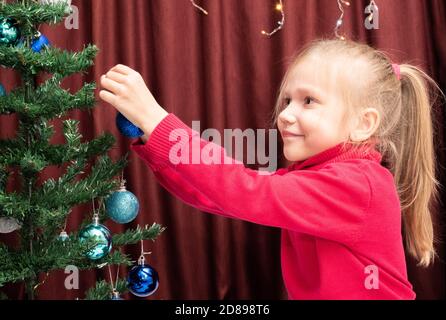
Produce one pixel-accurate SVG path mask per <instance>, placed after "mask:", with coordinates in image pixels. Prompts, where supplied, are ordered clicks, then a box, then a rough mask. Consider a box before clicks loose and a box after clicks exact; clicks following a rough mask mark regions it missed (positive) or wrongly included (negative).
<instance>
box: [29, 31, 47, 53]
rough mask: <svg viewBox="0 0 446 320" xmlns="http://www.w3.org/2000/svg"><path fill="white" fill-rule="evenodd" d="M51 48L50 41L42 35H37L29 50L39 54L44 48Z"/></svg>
mask: <svg viewBox="0 0 446 320" xmlns="http://www.w3.org/2000/svg"><path fill="white" fill-rule="evenodd" d="M49 47H51V43H50V40H48V38H47V37H45V36H44V35H43V34H41V33H39V34H38V35H37V37H36V38H34V40H33V42H32V43H31V49H32V50H33V51H34V52H37V53H39V52H40V51H42V49H44V48H49Z"/></svg>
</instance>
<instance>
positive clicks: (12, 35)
mask: <svg viewBox="0 0 446 320" xmlns="http://www.w3.org/2000/svg"><path fill="white" fill-rule="evenodd" d="M19 39H20V29H19V28H18V27H17V21H15V20H14V19H11V18H3V17H0V44H1V45H15V44H16V43H17V41H18V40H19Z"/></svg>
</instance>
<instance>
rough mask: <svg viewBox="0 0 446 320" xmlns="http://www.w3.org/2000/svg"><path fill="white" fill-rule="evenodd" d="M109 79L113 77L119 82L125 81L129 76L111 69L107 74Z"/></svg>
mask: <svg viewBox="0 0 446 320" xmlns="http://www.w3.org/2000/svg"><path fill="white" fill-rule="evenodd" d="M106 77H107V79H111V80H113V81H116V82H118V83H125V81H126V79H127V77H126V76H125V75H123V74H122V73H118V72H115V71H109V72H107V74H106Z"/></svg>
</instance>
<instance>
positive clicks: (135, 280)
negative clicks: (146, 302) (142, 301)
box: [127, 260, 159, 298]
mask: <svg viewBox="0 0 446 320" xmlns="http://www.w3.org/2000/svg"><path fill="white" fill-rule="evenodd" d="M158 287H159V277H158V272H157V271H156V270H155V269H154V268H152V267H151V266H150V265H148V264H146V263H144V261H142V262H141V260H140V262H139V263H138V265H137V266H134V267H133V268H132V269H131V270H130V271H129V274H128V276H127V288H128V289H129V291H130V292H131V293H132V294H134V295H135V296H137V297H141V298H145V297H148V296H150V295H152V294H154V293H155V291H156V290H157V289H158Z"/></svg>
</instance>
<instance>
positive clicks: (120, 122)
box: [116, 112, 144, 138]
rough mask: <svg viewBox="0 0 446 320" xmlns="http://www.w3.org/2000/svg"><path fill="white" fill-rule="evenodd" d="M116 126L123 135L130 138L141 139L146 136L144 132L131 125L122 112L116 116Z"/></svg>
mask: <svg viewBox="0 0 446 320" xmlns="http://www.w3.org/2000/svg"><path fill="white" fill-rule="evenodd" d="M116 126H117V127H118V130H119V132H121V134H122V135H124V136H126V137H128V138H139V137H142V136H143V135H144V132H143V131H142V130H141V129H140V128H138V127H137V126H135V125H134V124H133V123H131V122H130V121H129V120H128V119H127V118H126V117H124V115H123V114H122V113H120V112H118V114H117V115H116Z"/></svg>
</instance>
